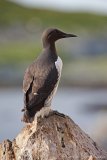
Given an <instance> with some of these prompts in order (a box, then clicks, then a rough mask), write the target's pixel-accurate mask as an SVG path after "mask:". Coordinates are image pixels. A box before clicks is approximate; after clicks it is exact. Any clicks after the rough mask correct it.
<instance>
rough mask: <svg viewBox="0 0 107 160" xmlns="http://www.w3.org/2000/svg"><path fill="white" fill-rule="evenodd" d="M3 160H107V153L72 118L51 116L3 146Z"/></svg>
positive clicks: (27, 128)
mask: <svg viewBox="0 0 107 160" xmlns="http://www.w3.org/2000/svg"><path fill="white" fill-rule="evenodd" d="M0 160H107V152H105V151H104V150H102V149H101V148H100V147H99V146H98V145H97V144H96V143H95V142H94V141H93V140H92V139H91V138H90V137H89V136H88V135H87V134H85V133H84V132H83V131H82V130H81V129H80V128H79V127H78V125H76V124H75V123H74V122H73V121H72V120H71V119H70V118H69V117H67V116H65V117H64V116H60V115H56V114H51V115H49V116H48V117H47V118H43V119H39V120H38V123H37V124H36V121H34V122H33V123H31V124H29V125H26V126H25V127H24V128H23V130H22V131H21V132H20V133H19V135H18V136H17V137H16V138H15V140H14V141H13V142H10V141H9V140H6V141H4V142H3V143H2V144H0Z"/></svg>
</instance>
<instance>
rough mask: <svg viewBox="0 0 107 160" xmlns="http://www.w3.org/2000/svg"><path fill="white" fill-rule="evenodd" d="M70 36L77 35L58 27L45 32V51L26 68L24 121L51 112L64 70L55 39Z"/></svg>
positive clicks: (43, 40) (30, 120) (43, 39)
mask: <svg viewBox="0 0 107 160" xmlns="http://www.w3.org/2000/svg"><path fill="white" fill-rule="evenodd" d="M68 37H76V35H74V34H67V33H64V32H62V31H60V30H58V29H56V28H54V29H53V28H49V29H47V30H46V31H44V32H43V35H42V42H43V51H42V53H41V54H40V55H39V56H38V58H37V59H36V60H35V61H34V62H33V63H32V64H31V65H30V66H29V67H28V68H27V69H26V71H25V75H24V80H23V91H24V109H23V110H22V111H24V115H23V119H22V120H23V121H24V122H26V123H30V122H32V121H33V119H34V117H35V115H37V117H38V116H43V115H45V114H48V113H49V112H50V110H51V102H52V99H53V96H54V95H55V93H56V91H57V87H58V83H59V80H60V77H61V70H62V60H61V58H60V57H59V56H58V55H57V52H56V48H55V41H57V40H58V39H61V38H68Z"/></svg>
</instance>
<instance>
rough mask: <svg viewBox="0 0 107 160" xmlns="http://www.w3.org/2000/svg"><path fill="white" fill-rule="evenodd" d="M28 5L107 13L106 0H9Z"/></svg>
mask: <svg viewBox="0 0 107 160" xmlns="http://www.w3.org/2000/svg"><path fill="white" fill-rule="evenodd" d="M10 1H13V2H17V3H19V4H22V5H26V6H28V7H38V8H41V7H42V8H47V9H54V10H62V11H63V10H64V11H87V12H96V13H102V14H107V0H10Z"/></svg>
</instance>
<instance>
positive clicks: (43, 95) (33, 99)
mask: <svg viewBox="0 0 107 160" xmlns="http://www.w3.org/2000/svg"><path fill="white" fill-rule="evenodd" d="M33 68H34V67H30V68H28V69H27V71H26V73H25V76H24V81H23V89H24V92H25V105H26V108H27V109H32V108H33V107H34V106H37V105H43V104H44V102H45V100H46V99H47V98H48V96H49V95H50V93H51V92H52V90H53V89H54V87H55V84H56V83H57V80H58V72H57V69H56V68H55V66H54V65H53V66H51V67H49V68H45V67H44V68H43V67H42V68H39V67H35V71H33Z"/></svg>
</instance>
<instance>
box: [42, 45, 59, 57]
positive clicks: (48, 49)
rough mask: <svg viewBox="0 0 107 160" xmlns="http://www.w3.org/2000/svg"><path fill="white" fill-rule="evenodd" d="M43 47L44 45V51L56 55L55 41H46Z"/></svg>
mask: <svg viewBox="0 0 107 160" xmlns="http://www.w3.org/2000/svg"><path fill="white" fill-rule="evenodd" d="M43 47H44V50H45V51H46V53H50V54H53V55H55V56H56V57H57V52H56V47H55V42H53V43H48V44H47V45H45V46H43Z"/></svg>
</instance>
